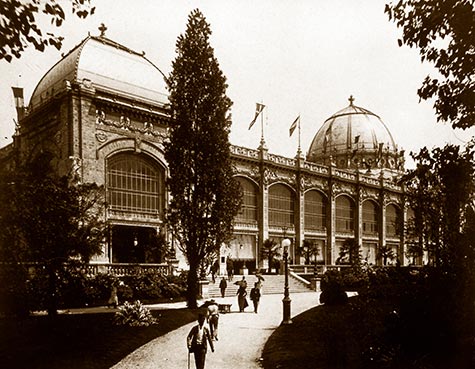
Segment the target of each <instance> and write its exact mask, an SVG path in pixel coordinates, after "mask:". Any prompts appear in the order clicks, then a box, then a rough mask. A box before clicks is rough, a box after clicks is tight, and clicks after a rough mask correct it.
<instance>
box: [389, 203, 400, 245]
mask: <svg viewBox="0 0 475 369" xmlns="http://www.w3.org/2000/svg"><path fill="white" fill-rule="evenodd" d="M400 223H401V217H400V215H399V209H398V208H397V207H396V206H395V205H392V204H390V205H388V206H387V207H386V236H387V237H398V236H399V234H400V229H401V224H400Z"/></svg>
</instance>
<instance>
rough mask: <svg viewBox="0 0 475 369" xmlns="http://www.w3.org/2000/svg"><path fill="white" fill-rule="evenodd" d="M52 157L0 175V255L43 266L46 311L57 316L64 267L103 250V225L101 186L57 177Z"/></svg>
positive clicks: (20, 264)
mask: <svg viewBox="0 0 475 369" xmlns="http://www.w3.org/2000/svg"><path fill="white" fill-rule="evenodd" d="M50 159H51V157H50V156H49V155H48V154H47V153H45V154H41V155H39V156H37V157H36V159H34V160H32V161H31V162H30V163H28V164H26V165H25V166H22V167H18V168H16V170H14V171H11V170H10V171H8V170H7V171H5V172H3V173H2V175H1V176H0V202H1V204H2V206H1V207H0V227H1V229H2V232H1V234H0V256H1V259H2V260H3V261H5V262H10V263H12V264H13V265H17V266H18V267H20V268H21V267H24V265H25V264H23V263H24V262H35V263H38V264H39V265H41V266H42V267H43V269H44V271H45V272H46V275H47V279H48V281H47V284H48V299H49V302H48V305H49V309H48V311H49V313H50V314H55V313H56V308H57V300H56V298H57V295H58V291H57V286H58V284H59V280H58V279H59V278H60V276H61V274H62V273H61V271H62V269H64V268H65V267H66V265H67V264H68V263H69V262H72V261H75V262H77V261H78V260H81V261H85V262H86V261H89V259H90V258H91V257H92V256H93V255H95V254H98V253H99V252H100V251H101V243H102V242H103V238H104V235H105V224H104V222H103V220H102V219H103V217H102V214H103V199H104V194H103V192H102V190H101V188H99V187H98V186H97V185H95V184H75V185H73V184H71V181H70V178H68V177H61V178H57V177H55V176H54V175H53V174H52V173H53V171H52V169H51V166H50V161H51V160H50Z"/></svg>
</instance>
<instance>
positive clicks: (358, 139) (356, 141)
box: [355, 135, 360, 144]
mask: <svg viewBox="0 0 475 369" xmlns="http://www.w3.org/2000/svg"><path fill="white" fill-rule="evenodd" d="M359 141H360V135H358V136H355V144H357V143H358V142H359Z"/></svg>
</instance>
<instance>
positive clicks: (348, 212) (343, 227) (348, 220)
mask: <svg viewBox="0 0 475 369" xmlns="http://www.w3.org/2000/svg"><path fill="white" fill-rule="evenodd" d="M335 202H336V217H335V218H336V231H337V232H353V231H354V229H355V208H354V205H353V202H352V201H351V199H350V198H349V197H347V196H338V197H337V198H336V200H335Z"/></svg>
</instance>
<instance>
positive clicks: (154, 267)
mask: <svg viewBox="0 0 475 369" xmlns="http://www.w3.org/2000/svg"><path fill="white" fill-rule="evenodd" d="M86 271H87V274H89V275H96V274H99V273H108V274H113V275H115V276H118V277H123V276H127V275H136V274H143V273H146V272H149V271H154V272H156V273H160V274H162V275H171V274H173V266H172V265H170V264H167V263H161V264H129V263H114V264H110V263H91V264H87V265H86Z"/></svg>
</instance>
